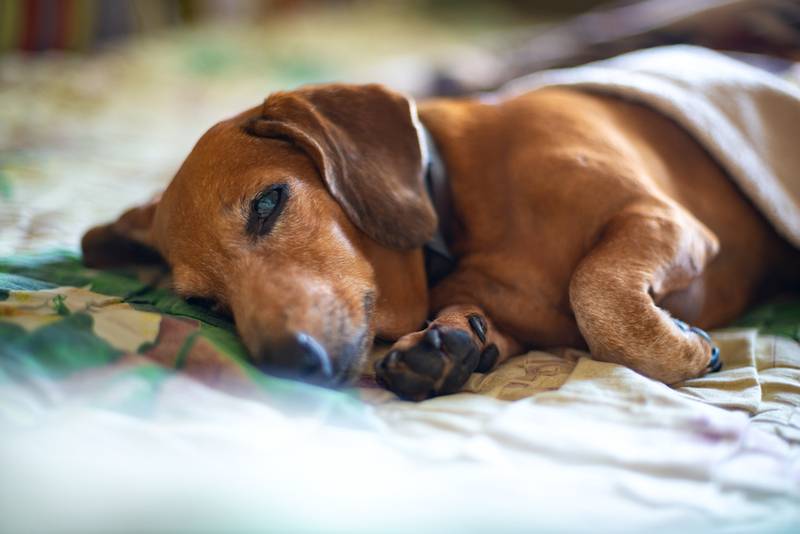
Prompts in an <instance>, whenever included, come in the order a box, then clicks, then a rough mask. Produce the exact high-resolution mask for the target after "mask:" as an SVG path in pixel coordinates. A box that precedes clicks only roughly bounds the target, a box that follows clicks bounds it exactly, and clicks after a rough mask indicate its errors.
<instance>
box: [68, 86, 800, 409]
mask: <svg viewBox="0 0 800 534" xmlns="http://www.w3.org/2000/svg"><path fill="white" fill-rule="evenodd" d="M349 102H352V107H351V110H358V111H353V114H354V115H355V116H350V115H347V114H345V113H344V111H347V109H346V107H347V106H349V105H351V104H349ZM402 102H405V101H404V100H402V99H401V98H400V97H399V96H398V95H395V94H392V93H390V92H388V91H385V90H383V89H381V88H376V87H375V86H321V87H317V88H310V89H303V90H300V91H296V92H292V93H283V94H279V95H277V96H273V97H270V99H268V100H267V102H266V103H265V105H264V106H263V107H261V108H254V109H253V110H249V111H247V112H245V113H243V114H241V115H239V116H237V117H235V118H233V119H231V120H229V121H226V122H224V123H221V124H220V125H218V126H216V127H215V128H214V129H212V130H211V131H210V132H209V133H208V134H206V136H204V139H203V140H201V142H200V143H198V146H197V147H196V148H195V150H194V151H193V153H192V155H190V157H189V159H188V160H187V162H186V163H185V164H184V167H183V168H182V169H181V171H180V172H179V173H178V176H177V177H176V179H175V181H173V184H172V185H171V186H170V188H168V190H167V192H166V193H165V195H164V197H163V199H162V200H161V202H160V203H159V204H158V207H157V208H156V205H152V206H150V207H146V208H140V209H138V210H134V211H131V212H128V213H127V214H126V215H124V216H123V217H122V218H121V219H120V221H118V222H117V223H115V224H114V225H109V226H106V227H102V228H100V229H95V230H93V231H92V232H90V233H89V234H88V235H87V236H86V238H85V240H84V250H85V251H86V253H87V259H88V260H89V261H90V262H91V263H96V264H103V263H107V262H105V261H104V260H103V258H102V254H99V253H98V250H103V249H107V247H109V246H110V243H113V242H115V241H116V242H119V240H120V239H122V238H127V239H130V238H133V239H134V240H135V241H137V242H139V243H143V244H145V245H148V246H150V247H153V248H156V249H157V250H158V251H159V252H160V253H161V255H162V256H164V258H166V260H167V261H168V262H169V263H170V264H171V265H172V266H173V269H174V270H175V275H176V286H177V288H178V289H179V291H180V292H182V293H183V294H187V295H190V294H193V295H201V296H207V297H212V298H214V299H216V300H218V301H219V302H220V303H221V304H222V305H223V307H225V308H228V309H230V310H231V311H232V312H233V315H234V317H235V319H236V322H237V326H238V328H239V330H240V332H241V333H242V335H243V337H244V339H245V342H246V343H247V345H248V347H249V348H250V350H251V352H252V353H253V354H254V357H255V358H256V360H259V359H262V360H270V362H268V363H271V368H274V365H278V366H281V367H287V366H288V367H291V368H293V369H295V370H298V369H299V370H300V372H299V373H297V374H310V375H314V376H317V377H318V376H319V375H320V374H322V375H326V376H328V375H335V376H336V377H337V378H338V377H344V376H347V375H350V374H352V373H353V370H354V369H355V368H356V367H357V365H356V362H357V361H358V360H359V357H363V354H364V352H365V351H366V348H367V346H368V342H369V340H370V339H371V338H372V336H373V334H377V335H378V336H381V337H387V338H399V339H397V342H396V343H395V345H394V347H393V348H392V350H390V351H389V353H388V354H387V356H386V357H385V358H384V359H383V360H382V361H381V362H379V364H378V366H377V367H376V371H377V376H378V379H379V380H380V381H381V382H382V383H384V384H386V385H387V386H388V387H389V388H390V389H392V390H393V391H395V392H397V393H398V394H400V395H402V396H404V397H407V398H413V399H420V398H425V397H428V396H431V395H437V394H443V393H449V392H453V391H457V390H458V389H459V388H460V387H461V386H462V385H463V383H464V382H465V381H466V379H467V378H468V376H469V374H470V373H472V372H473V371H476V370H479V371H485V370H488V369H491V368H492V367H493V366H494V365H496V364H497V363H499V362H501V361H503V360H505V359H507V358H508V357H510V356H513V355H515V354H518V353H520V352H522V351H523V350H525V349H529V348H534V347H548V346H573V347H578V348H587V347H588V348H589V349H590V350H591V353H592V355H593V356H594V357H595V358H598V359H602V360H606V361H611V362H616V363H621V364H624V365H627V366H629V367H631V368H633V369H634V370H636V371H639V372H641V373H642V374H645V375H647V376H650V377H652V378H655V379H657V380H661V381H663V382H666V383H675V382H679V381H681V380H683V379H686V378H690V377H694V376H698V375H700V374H702V373H703V372H705V371H706V370H707V369H708V367H709V365H710V362H711V359H712V348H713V346H712V345H711V344H710V343H709V342H708V340H707V339H705V338H704V337H703V336H702V334H701V333H698V332H697V331H696V330H689V329H688V328H686V327H685V325H682V324H681V323H680V322H675V321H673V320H672V318H671V316H670V314H669V313H667V312H665V311H663V309H666V310H668V311H669V312H670V313H671V314H673V315H674V316H675V317H677V318H680V319H683V320H684V321H688V322H691V323H692V324H695V325H698V326H699V327H702V328H708V327H715V326H720V325H723V324H725V323H726V322H728V321H730V320H732V319H733V318H735V317H736V316H737V315H738V314H740V313H741V312H742V311H743V310H744V309H745V307H746V306H747V305H748V304H749V303H751V302H752V301H753V299H754V298H755V297H756V296H757V294H758V293H759V291H760V290H761V289H762V288H763V285H764V282H765V281H766V279H767V278H768V275H772V274H774V273H776V272H777V271H778V269H779V268H781V267H783V266H785V265H787V263H789V262H790V261H794V258H796V256H797V253H796V251H794V250H793V249H792V248H791V247H790V246H789V245H788V244H786V243H785V242H784V241H782V240H781V239H780V238H779V237H778V236H777V235H776V234H775V232H774V231H773V229H772V228H771V226H770V225H769V224H768V223H767V222H766V221H765V220H764V219H763V218H762V216H761V215H760V214H759V213H758V211H756V209H755V208H754V207H753V206H752V205H751V204H750V203H749V202H748V200H746V199H745V197H744V196H742V194H741V193H740V192H739V191H738V190H737V188H736V186H735V185H734V184H733V183H732V182H731V181H730V180H729V179H728V177H727V176H726V175H725V174H724V172H723V170H722V169H721V168H720V167H719V166H718V165H717V163H716V162H715V161H714V160H712V159H711V158H710V157H709V155H708V154H706V153H705V151H704V150H703V149H702V148H701V147H700V145H698V144H697V143H696V142H695V141H694V140H693V139H692V138H691V137H690V136H689V135H688V134H687V133H686V132H685V131H683V130H682V129H681V128H680V127H679V126H677V125H676V124H674V123H672V122H671V121H670V120H669V119H667V118H665V117H663V116H661V115H659V114H658V113H656V112H654V111H651V110H649V109H647V108H645V107H642V106H639V105H636V104H632V103H627V102H625V101H622V100H619V99H616V98H612V97H606V96H599V95H595V94H590V93H583V92H578V91H572V90H566V89H544V90H538V91H534V92H530V93H527V94H523V95H521V96H518V97H516V98H513V99H510V100H506V101H503V102H501V103H494V104H488V103H483V102H482V101H480V100H472V99H464V100H433V101H429V102H426V103H424V104H422V105H421V106H420V110H419V118H420V119H421V121H422V123H423V124H424V126H425V127H426V128H427V130H428V131H429V132H430V133H431V135H432V137H433V140H434V144H435V145H436V147H437V148H438V152H439V154H440V155H441V157H442V160H443V161H444V164H445V167H446V169H447V176H448V180H449V186H450V187H449V197H450V204H451V206H452V217H451V219H450V220H448V221H441V222H442V223H443V224H442V227H443V228H444V234H445V237H446V238H447V241H448V245H449V247H450V249H451V250H452V252H453V254H454V255H455V257H456V260H457V263H456V266H455V270H454V271H453V272H452V273H451V274H449V275H448V276H446V277H445V278H444V279H443V280H442V281H441V282H439V283H438V284H437V285H436V286H435V287H433V288H432V289H431V290H430V292H428V291H427V289H426V284H425V279H426V276H425V272H424V266H423V261H422V252H421V248H420V247H421V245H422V244H423V242H424V240H425V239H426V238H429V237H430V234H431V233H432V230H433V228H434V226H435V224H436V219H435V218H433V219H432V218H431V217H432V215H433V209H432V206H431V205H430V201H429V200H428V198H427V196H426V195H425V193H424V191H423V188H422V186H421V180H420V173H419V171H420V170H421V161H422V154H421V152H422V150H421V149H419V150H417V151H415V147H414V146H412V145H413V143H415V142H418V135H419V133H418V132H416V131H415V130H414V128H413V126H414V119H415V117H414V110H413V106H410V105H409V106H408V107H403V104H402ZM343 106H344V109H343ZM373 111H374V112H373ZM404 114H408V115H411V117H410V118H408V117H406V118H403V116H404ZM286 140H289V141H290V142H291V144H287V143H286V142H285V141H286ZM383 141H385V143H386V147H385V150H382V149H381V147H380V144H381V143H382V142H383ZM409 143H411V144H409ZM376 147H377V148H376ZM265 150H266V151H268V153H269V156H263V154H264V153H265ZM359 151H362V152H363V154H360V157H361V159H359V157H355V159H352V160H351V159H348V158H351V157H352V156H351V153H352V152H355V153H358V152H359ZM366 160H369V161H366ZM373 160H374V161H373ZM409 162H412V163H414V165H411V167H414V169H415V170H414V169H412V170H402V172H401V171H398V172H397V173H395V174H392V175H390V176H388V177H387V176H384V173H387V172H391V173H394V171H395V170H397V169H404V168H405V167H408V163H409ZM372 164H374V166H373V167H371V168H370V170H369V172H364V171H363V169H364V167H365V166H367V167H368V166H370V165H372ZM404 166H405V167H404ZM287 169H288V170H287ZM257 171H258V172H257ZM409 173H410V174H411V175H413V176H411V175H410V174H409ZM370 180H371V181H370ZM348 181H349V182H348ZM373 181H374V182H375V183H372V182H373ZM283 182H286V183H283ZM418 182H419V183H418ZM276 183H277V184H279V186H280V187H279V188H278V189H276V186H275V185H274V184H276ZM323 184H324V185H323ZM276 190H277V191H279V193H278V194H276V193H275V192H274V191H276ZM259 191H262V193H259ZM267 191H268V192H269V193H270V194H271V195H272V197H270V198H268V199H267V201H265V200H264V198H265V196H264V195H265V193H264V192H267ZM281 191H284V192H288V191H291V198H292V199H293V203H291V204H287V202H288V201H287V200H286V198H285V197H286V196H287V195H288V194H289V193H280V192H281ZM281 195H283V196H281ZM298 196H302V197H301V198H302V199H303V200H296V199H297V198H298ZM216 199H219V200H216ZM276 199H277V200H276ZM273 200H274V202H273ZM215 202H216V203H217V204H220V205H222V206H225V207H224V209H221V210H218V209H217V208H216V207H215V206H216V204H215ZM265 202H266V206H267V208H264V209H262V207H263V205H264V204H265ZM284 204H286V206H287V207H285V208H284V207H283V206H284ZM298 204H300V205H298ZM275 206H279V207H278V209H277V210H276V209H274V208H275ZM268 208H269V209H272V211H269V209H268ZM226 210H227V211H226ZM248 210H250V212H251V213H250V214H249V215H248V214H247V211H248ZM253 210H255V215H254V214H253V213H252V212H253ZM262 211H263V213H262ZM275 211H277V212H279V216H280V217H281V219H276V217H278V215H275V214H274V213H275ZM218 212H219V214H217V213H218ZM225 213H227V215H226V214H225ZM264 213H267V215H264ZM393 214H397V216H396V217H393V218H392V215H393ZM254 217H255V219H253V218H254ZM387 217H389V219H388V220H387V219H386V218H387ZM184 218H188V223H187V220H186V219H184ZM276 220H277V222H276ZM254 221H255V222H254ZM392 225H396V226H397V227H396V228H393V226H392ZM245 226H246V227H247V228H248V230H247V232H249V234H248V235H250V239H249V240H248V238H246V237H244V231H243V230H242V228H244V227H245ZM267 226H268V228H267ZM273 226H274V228H273ZM253 228H257V229H259V230H252V229H253ZM263 228H267V229H266V230H263V231H262V229H263ZM237 232H242V235H241V236H238V234H237ZM273 234H274V235H273ZM790 257H791V258H792V259H791V260H790ZM278 286H280V287H278ZM270 287H271V288H272V289H270ZM286 288H288V289H289V291H288V293H289V295H288V296H287V295H283V294H281V293H282V292H284V291H286ZM279 289H280V291H279ZM259 297H261V298H259ZM254 301H255V303H257V304H258V305H256V304H254ZM662 308H663V309H662ZM429 316H430V317H431V318H433V321H432V322H431V323H430V324H428V325H427V327H426V328H424V329H423V330H418V329H419V327H420V325H421V323H422V322H423V320H424V319H425V318H426V317H429ZM334 319H335V321H334ZM332 323H335V324H336V326H331V324H332ZM287 333H288V337H287ZM287 339H289V341H287ZM326 359H328V360H333V362H334V363H333V364H331V363H325V360H326ZM297 361H301V362H304V363H301V364H299V366H298V364H297V363H296V362H297ZM276 362H277V364H276ZM320 362H322V363H320ZM337 362H339V363H337ZM342 362H344V363H342ZM339 368H341V369H340V370H337V369H339ZM331 369H333V371H331Z"/></svg>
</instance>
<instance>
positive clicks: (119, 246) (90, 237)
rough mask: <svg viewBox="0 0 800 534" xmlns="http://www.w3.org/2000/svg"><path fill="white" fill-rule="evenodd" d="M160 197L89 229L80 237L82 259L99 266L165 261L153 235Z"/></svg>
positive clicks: (88, 263)
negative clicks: (113, 219)
mask: <svg viewBox="0 0 800 534" xmlns="http://www.w3.org/2000/svg"><path fill="white" fill-rule="evenodd" d="M159 199H160V195H159V196H157V197H155V198H153V199H152V200H151V201H149V202H147V203H146V204H144V205H142V206H138V207H135V208H131V209H129V210H128V211H126V212H125V213H123V214H122V215H120V217H119V219H117V220H116V221H115V222H113V223H110V224H105V225H102V226H95V227H94V228H92V229H90V230H89V231H88V232H86V234H85V235H84V236H83V239H82V240H81V249H82V250H83V262H84V263H85V264H86V265H88V266H89V267H98V268H105V267H117V266H121V265H131V264H150V263H160V262H163V261H164V260H163V259H162V258H161V255H160V254H159V253H158V252H157V251H156V248H155V243H154V242H153V237H152V228H153V220H154V219H155V213H156V207H157V206H158V201H159Z"/></svg>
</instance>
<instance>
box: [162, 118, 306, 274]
mask: <svg viewBox="0 0 800 534" xmlns="http://www.w3.org/2000/svg"><path fill="white" fill-rule="evenodd" d="M243 115H244V114H243ZM245 121H246V117H243V116H242V115H240V116H237V117H235V118H233V119H230V120H227V121H223V122H220V123H218V124H216V125H214V126H213V127H212V128H211V129H210V130H208V131H207V132H206V133H205V134H204V135H203V136H202V137H201V138H200V140H199V141H198V142H197V144H196V145H195V147H194V148H193V149H192V151H191V152H190V154H189V156H188V157H187V158H186V160H185V161H184V162H183V164H182V165H181V167H180V169H179V170H178V172H177V174H176V175H175V177H174V178H173V180H172V182H171V183H170V184H169V186H168V187H167V189H166V191H165V192H164V195H163V196H162V198H161V202H160V203H159V206H158V209H157V210H156V220H155V228H156V231H155V234H156V240H157V246H158V249H159V251H160V252H161V254H162V255H163V256H164V257H165V258H166V259H167V261H168V262H169V263H170V265H172V266H173V268H174V269H175V270H176V273H175V274H176V278H177V277H178V276H179V275H180V274H181V271H182V270H183V271H187V272H193V273H194V274H195V275H199V274H200V273H202V272H207V271H209V270H214V269H217V270H218V269H221V268H224V265H220V263H225V261H226V260H230V258H231V252H232V251H233V250H236V249H243V248H245V247H246V246H247V242H246V241H247V239H248V238H247V236H246V234H245V227H246V224H247V216H248V211H249V209H250V205H251V202H252V199H253V198H254V197H255V196H256V195H258V194H259V193H260V192H261V191H263V190H264V189H265V188H266V187H268V186H269V185H271V184H274V183H278V182H287V181H297V180H304V181H314V180H316V181H319V180H318V179H317V178H316V170H315V168H314V166H313V164H312V163H311V161H310V160H309V159H308V158H307V157H306V156H305V155H304V154H303V153H302V152H301V151H300V150H298V149H297V148H295V147H293V146H292V145H291V144H289V143H287V142H286V141H281V140H277V139H263V138H257V137H253V136H251V135H248V134H247V133H246V132H245V131H244V129H243V127H242V126H243V124H244V122H245ZM320 185H321V183H320ZM176 281H177V280H176Z"/></svg>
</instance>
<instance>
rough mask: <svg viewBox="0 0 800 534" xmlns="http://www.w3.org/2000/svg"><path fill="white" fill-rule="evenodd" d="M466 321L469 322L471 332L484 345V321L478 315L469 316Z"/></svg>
mask: <svg viewBox="0 0 800 534" xmlns="http://www.w3.org/2000/svg"><path fill="white" fill-rule="evenodd" d="M467 320H468V321H469V326H470V328H472V331H473V332H475V335H476V336H478V339H480V340H481V343H486V319H484V318H483V317H482V316H480V315H478V314H473V315H470V316H469V317H468V318H467Z"/></svg>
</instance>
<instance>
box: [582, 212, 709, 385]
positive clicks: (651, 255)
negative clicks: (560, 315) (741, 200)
mask: <svg viewBox="0 0 800 534" xmlns="http://www.w3.org/2000/svg"><path fill="white" fill-rule="evenodd" d="M718 249H719V244H718V241H717V239H716V236H714V234H713V233H711V231H710V230H708V229H707V228H706V227H705V226H703V225H702V224H701V223H700V222H699V221H697V220H696V219H694V218H693V217H692V216H691V215H689V214H688V213H685V212H683V211H682V210H680V209H679V208H672V207H667V208H663V207H662V208H659V209H658V211H657V212H656V211H655V210H654V209H652V208H648V209H637V210H629V211H628V212H627V213H623V214H622V215H621V216H619V217H617V218H616V219H615V220H614V221H612V223H611V224H610V225H609V226H608V227H607V228H606V231H605V232H604V234H603V237H602V239H601V241H600V242H599V243H598V245H596V246H595V248H594V249H593V250H592V251H591V252H590V253H589V254H588V255H587V257H586V258H585V259H584V260H583V261H582V262H581V263H580V264H579V266H578V268H577V269H576V271H575V273H574V275H573V277H572V280H571V282H570V302H571V305H572V309H573V311H574V313H575V318H576V320H577V323H578V327H579V328H580V331H581V333H582V335H583V337H584V339H585V340H586V343H587V344H588V346H589V348H590V350H591V352H592V356H593V357H594V358H596V359H598V360H603V361H608V362H614V363H619V364H622V365H625V366H627V367H630V368H632V369H634V370H635V371H637V372H639V373H642V374H644V375H646V376H649V377H651V378H654V379H656V380H660V381H662V382H665V383H667V384H673V383H676V382H679V381H681V380H684V379H687V378H692V377H696V376H699V375H701V374H703V373H704V372H705V371H706V370H708V368H709V366H710V365H711V364H712V363H715V362H711V357H712V350H713V345H712V344H711V342H710V340H709V339H707V338H706V337H705V334H704V333H703V332H702V331H699V330H693V329H690V328H689V327H688V326H687V325H686V324H684V323H682V322H680V321H675V320H674V319H672V318H671V317H670V315H669V314H668V313H667V312H666V311H664V310H662V309H661V308H659V307H658V306H656V304H655V302H658V301H659V300H660V299H661V297H663V296H664V295H666V294H668V293H670V292H672V291H677V290H681V289H684V288H686V287H688V285H689V284H690V283H691V282H692V280H694V279H696V278H697V277H698V276H700V275H701V273H702V272H703V269H704V268H705V266H706V264H707V263H708V262H709V261H710V260H711V259H712V258H713V257H714V255H715V254H716V253H717V251H718Z"/></svg>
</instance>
